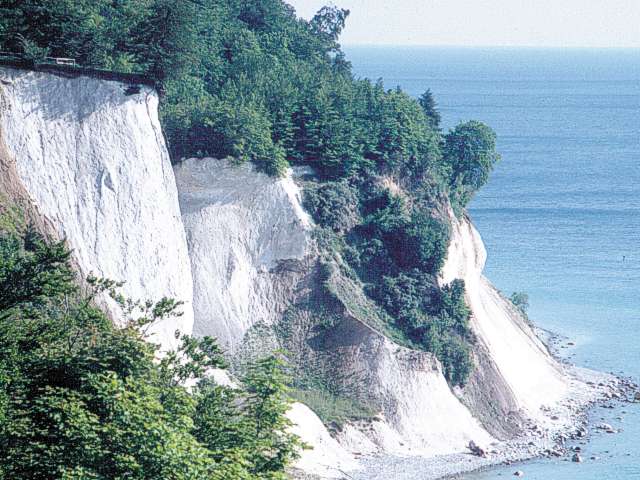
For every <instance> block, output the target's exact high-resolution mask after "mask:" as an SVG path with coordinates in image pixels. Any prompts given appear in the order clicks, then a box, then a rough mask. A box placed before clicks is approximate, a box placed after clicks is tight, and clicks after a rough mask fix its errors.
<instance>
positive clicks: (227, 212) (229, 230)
mask: <svg viewBox="0 0 640 480" xmlns="http://www.w3.org/2000/svg"><path fill="white" fill-rule="evenodd" d="M175 175H176V181H177V184H178V190H179V197H180V207H181V209H182V218H183V221H184V225H185V229H186V231H187V240H188V244H189V254H190V256H191V266H192V272H193V284H194V311H195V319H196V320H195V325H194V332H195V333H196V334H199V335H210V336H213V337H216V338H217V339H218V341H219V342H220V344H221V345H222V346H224V347H225V348H226V349H228V350H230V351H234V350H235V349H236V348H237V347H238V346H239V344H240V343H241V342H242V340H243V338H244V335H245V333H246V332H247V331H248V330H249V329H250V328H251V327H252V326H253V325H255V324H257V323H262V324H266V325H270V324H272V323H273V322H274V321H275V320H276V319H277V318H279V317H280V316H281V315H282V313H283V311H284V309H286V308H287V306H288V300H289V299H290V298H291V296H292V288H294V287H295V284H296V283H297V280H298V279H299V277H300V274H299V273H297V272H298V265H299V263H300V262H301V261H302V260H304V258H305V257H306V256H307V255H309V249H310V245H311V221H310V219H309V217H308V215H307V214H306V213H305V212H304V210H303V209H302V206H301V204H300V192H299V189H298V187H297V186H296V184H295V183H294V182H293V179H292V178H291V175H290V174H289V175H288V176H286V177H285V178H281V179H275V178H271V177H269V176H268V175H266V174H264V173H259V172H256V171H255V167H253V166H252V165H250V164H244V165H240V166H237V165H233V164H232V163H230V162H229V161H227V160H216V159H213V158H205V159H189V160H185V161H183V162H181V163H179V164H178V165H176V166H175Z"/></svg>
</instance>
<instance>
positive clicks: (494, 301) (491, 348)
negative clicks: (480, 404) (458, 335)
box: [441, 213, 569, 421]
mask: <svg viewBox="0 0 640 480" xmlns="http://www.w3.org/2000/svg"><path fill="white" fill-rule="evenodd" d="M450 217H451V224H452V231H451V243H450V246H449V250H448V253H447V261H446V262H445V265H444V267H443V268H442V271H441V279H442V282H443V283H449V282H451V281H452V280H454V279H456V278H461V279H463V280H464V281H465V287H466V293H467V302H468V304H469V307H470V308H471V311H472V319H471V326H472V328H473V331H474V332H475V334H476V336H477V338H478V342H479V343H480V348H481V349H483V351H484V352H486V353H487V354H488V360H489V363H492V364H493V365H494V366H495V369H497V371H498V372H499V374H500V377H501V380H502V381H503V382H504V384H505V385H506V386H507V387H508V391H507V392H503V394H502V397H503V398H502V402H503V404H505V403H506V404H511V405H512V406H513V407H517V408H518V409H522V410H523V412H524V413H525V415H526V416H527V417H530V418H532V419H534V420H537V421H546V417H545V415H543V412H542V410H541V407H543V406H549V405H554V404H556V403H558V402H560V401H561V400H563V399H565V398H566V397H567V394H568V392H569V380H568V377H567V375H566V374H565V372H564V371H563V369H562V367H561V366H560V365H559V364H558V362H557V361H556V360H555V359H554V358H553V357H552V356H551V355H550V354H549V352H548V350H547V348H546V347H545V346H544V345H543V343H542V342H541V341H540V339H539V338H538V337H537V336H536V335H535V333H534V332H533V330H532V329H531V327H530V326H529V325H528V324H527V323H526V322H525V321H524V319H523V318H522V316H521V315H520V314H519V313H518V312H517V310H516V309H515V308H514V307H513V305H512V304H511V303H510V302H509V301H508V300H506V299H505V298H504V297H502V295H500V293H499V292H498V291H497V290H496V289H495V288H494V287H493V286H492V285H491V283H490V282H489V281H488V280H487V279H486V278H485V277H484V276H483V275H482V269H483V268H484V264H485V261H486V256H487V254H486V250H485V248H484V244H483V243H482V239H481V238H480V235H479V234H478V232H477V231H476V229H475V228H474V226H473V225H472V224H471V222H470V221H469V219H468V218H463V219H462V220H458V219H456V218H455V217H454V216H453V213H451V215H450ZM488 368H491V367H490V365H486V366H485V368H483V369H482V371H481V372H480V374H483V373H486V372H487V369H488ZM492 396H493V399H494V400H500V398H499V397H498V398H496V397H495V395H492Z"/></svg>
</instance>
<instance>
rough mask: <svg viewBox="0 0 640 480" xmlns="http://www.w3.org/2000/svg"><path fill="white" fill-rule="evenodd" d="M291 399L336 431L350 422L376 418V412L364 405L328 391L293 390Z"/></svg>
mask: <svg viewBox="0 0 640 480" xmlns="http://www.w3.org/2000/svg"><path fill="white" fill-rule="evenodd" d="M291 397H292V398H293V399H294V400H296V401H298V402H301V403H304V404H305V405H306V406H307V407H309V408H310V409H311V410H313V412H314V413H315V414H316V415H318V417H319V418H320V420H322V423H324V424H325V425H327V426H329V427H331V428H334V429H336V430H341V429H342V428H343V427H344V425H345V424H346V423H348V422H353V421H370V420H372V419H373V418H375V416H376V413H375V410H373V409H372V408H370V407H368V406H366V405H364V404H363V403H361V402H358V401H355V400H353V399H351V398H347V397H343V396H338V395H334V394H332V393H330V392H328V391H326V390H319V389H315V390H302V389H293V390H291Z"/></svg>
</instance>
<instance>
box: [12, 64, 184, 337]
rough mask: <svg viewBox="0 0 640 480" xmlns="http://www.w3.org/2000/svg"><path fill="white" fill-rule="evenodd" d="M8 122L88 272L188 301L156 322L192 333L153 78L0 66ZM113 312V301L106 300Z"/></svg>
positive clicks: (50, 213)
mask: <svg viewBox="0 0 640 480" xmlns="http://www.w3.org/2000/svg"><path fill="white" fill-rule="evenodd" d="M0 80H2V84H0V89H1V91H0V94H1V95H2V104H3V111H2V112H1V119H0V122H1V124H0V125H1V131H2V134H3V135H4V140H5V141H6V144H7V146H8V148H9V151H10V153H11V155H13V157H14V159H15V162H16V167H17V171H18V174H19V177H20V180H21V181H22V183H23V184H24V186H25V187H26V190H27V191H28V192H29V194H30V196H31V197H32V200H33V201H34V202H35V204H36V206H37V208H38V209H39V211H40V213H41V214H43V215H44V216H46V217H47V218H48V219H49V220H51V222H52V223H53V225H55V227H56V228H57V230H58V234H59V235H60V237H64V238H66V239H67V241H68V243H69V245H70V247H71V248H72V249H73V255H74V257H75V260H76V262H77V264H78V266H79V267H80V270H81V273H82V274H83V275H88V274H89V273H93V274H94V275H95V276H98V277H104V278H110V279H113V280H117V281H124V282H126V283H125V286H124V289H123V293H124V294H125V295H126V296H128V297H130V298H133V299H143V300H146V299H149V300H159V299H161V298H162V297H164V296H168V297H173V298H175V299H177V300H181V301H184V302H185V305H184V307H183V308H182V310H183V312H184V315H183V316H182V317H179V318H173V319H168V320H165V321H163V322H160V323H159V324H157V325H154V326H153V327H152V328H151V330H150V331H151V334H152V335H151V337H150V340H151V341H153V342H155V343H160V344H161V345H162V346H163V347H164V348H170V347H172V346H173V345H174V344H175V338H174V331H175V330H176V329H180V330H181V331H182V332H185V333H190V332H191V328H192V324H193V309H192V305H191V302H192V281H191V273H190V266H189V258H188V251H187V244H186V237H185V233H184V228H183V226H182V222H181V218H180V211H179V206H178V199H177V192H176V186H175V179H174V176H173V170H172V168H171V163H170V160H169V156H168V152H167V149H166V146H165V142H164V137H163V135H162V131H161V128H160V123H159V120H158V112H157V109H158V96H157V94H156V93H155V91H153V90H152V89H151V88H147V87H142V88H141V90H140V93H138V94H134V95H126V94H125V90H126V89H127V87H128V85H124V84H122V83H119V82H113V81H105V80H100V79H96V78H91V77H86V76H80V77H74V78H67V77H63V76H57V75H52V74H47V73H41V72H28V71H23V70H16V69H9V68H0ZM105 302H106V303H107V307H108V308H109V309H110V310H111V312H112V314H113V317H114V318H115V319H116V320H117V319H118V318H119V314H118V309H117V306H116V305H115V303H113V302H109V301H106V300H105Z"/></svg>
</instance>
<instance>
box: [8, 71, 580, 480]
mask: <svg viewBox="0 0 640 480" xmlns="http://www.w3.org/2000/svg"><path fill="white" fill-rule="evenodd" d="M126 90H127V87H126V86H125V85H123V84H120V83H117V82H110V81H104V80H97V79H92V78H88V77H76V78H63V77H60V76H56V75H51V74H45V73H35V72H26V71H19V70H14V69H8V68H0V172H2V178H0V194H2V195H10V196H11V195H13V196H20V197H28V198H27V200H28V201H29V202H31V204H32V205H33V208H34V209H35V210H37V212H38V213H39V215H40V216H41V217H42V219H43V222H44V223H45V224H46V225H47V226H48V228H50V229H52V230H53V233H54V234H55V235H57V236H58V237H59V238H66V239H67V240H68V242H69V244H70V246H71V247H72V248H73V250H74V258H75V262H76V263H77V265H78V267H79V269H80V271H81V273H82V274H83V275H87V274H89V273H93V274H94V275H96V276H100V277H107V278H112V279H115V280H122V281H125V282H126V284H125V286H124V293H125V294H126V295H128V296H130V297H132V298H141V299H159V298H161V297H163V296H171V297H174V298H177V299H179V300H183V301H185V306H184V316H182V317H180V318H179V319H177V320H172V321H167V322H165V323H161V324H159V325H157V326H155V330H154V333H155V336H154V337H152V340H154V341H156V342H159V343H161V344H162V345H163V346H164V347H165V348H170V347H171V346H172V345H174V342H175V340H174V337H173V332H174V330H176V329H180V330H182V331H183V332H187V333H188V332H191V330H192V326H193V331H194V333H196V334H198V335H211V336H214V337H216V338H217V339H218V340H219V342H220V343H221V344H222V346H223V347H224V348H225V350H226V351H227V352H228V354H229V357H230V358H231V359H232V363H233V360H234V359H237V358H244V357H245V356H247V355H248V356H251V355H259V354H261V353H264V352H265V351H269V350H272V349H274V348H284V349H286V350H287V351H289V352H290V354H291V359H292V363H293V368H294V370H295V372H296V374H299V375H301V376H304V377H305V378H306V379H307V380H313V381H314V382H320V383H324V384H325V385H330V386H331V390H332V392H334V393H335V394H336V395H338V396H341V397H344V398H348V399H350V400H353V401H354V402H356V403H357V404H358V405H363V406H366V407H367V408H368V409H369V411H370V412H372V414H371V415H370V418H369V419H368V420H362V421H354V422H351V423H350V424H347V425H346V426H344V427H342V428H338V429H336V430H337V431H335V432H333V434H329V431H328V430H327V429H326V428H325V427H324V426H323V425H322V422H321V421H320V420H319V418H318V417H317V416H316V415H315V414H314V413H313V411H311V410H310V409H309V408H308V407H306V406H304V405H302V404H296V405H295V406H294V407H293V409H292V410H291V411H290V418H291V419H292V420H293V421H294V422H295V423H296V427H294V431H296V432H297V433H299V434H300V435H301V437H302V438H303V440H304V441H306V442H307V443H308V444H310V445H311V446H313V447H315V448H314V449H313V450H309V451H306V452H304V453H303V456H302V459H301V461H300V463H299V464H298V466H299V467H300V468H302V469H304V470H306V471H309V472H314V473H317V474H319V475H321V476H325V477H340V476H341V475H342V472H343V471H349V470H354V469H357V468H359V463H358V461H357V460H356V458H355V456H354V454H355V453H360V454H366V453H391V454H398V455H423V456H433V455H440V454H448V453H454V452H461V451H465V448H466V446H467V445H468V443H469V441H471V440H473V441H474V442H476V443H478V444H481V445H488V444H490V443H494V442H498V441H500V440H506V439H509V438H512V437H513V436H514V435H516V434H517V433H519V432H518V429H519V425H520V424H522V423H523V422H525V423H527V422H533V423H535V424H536V425H539V426H541V427H543V428H547V429H549V430H552V429H553V428H554V423H553V421H552V420H551V419H550V417H551V415H550V414H549V412H550V410H554V409H555V410H554V413H555V414H554V415H553V417H554V418H556V420H554V421H557V418H558V415H557V411H558V409H559V408H560V407H561V405H563V402H565V401H566V399H567V398H568V397H569V396H571V395H572V392H573V391H575V386H576V382H578V381H577V380H576V379H574V378H571V377H570V375H569V374H568V373H567V372H565V369H564V368H563V367H562V366H560V365H559V364H558V363H557V362H556V361H555V360H554V359H553V358H552V357H551V356H550V355H549V353H548V351H547V349H546V347H545V346H544V345H543V344H542V343H541V342H540V340H539V339H538V338H537V337H536V335H535V334H534V332H533V331H532V329H531V327H530V326H529V325H528V324H527V322H526V321H524V319H523V318H522V317H521V315H520V314H519V313H518V312H517V311H516V310H515V309H514V308H513V306H512V305H511V304H510V302H508V301H507V300H505V299H504V298H503V297H502V296H501V295H500V293H499V292H498V291H497V290H496V289H495V288H494V287H492V286H491V284H490V283H489V282H488V281H487V279H485V278H484V277H483V275H482V269H483V267H484V262H485V259H486V252H485V249H484V246H483V244H482V240H481V239H480V236H479V235H478V233H477V231H476V230H475V228H474V227H473V225H472V224H471V222H470V221H469V219H467V218H462V219H457V218H455V217H454V216H453V214H452V213H451V212H450V213H449V216H450V224H451V233H452V234H451V243H450V246H449V250H448V254H447V259H446V263H445V265H444V267H443V269H442V272H441V276H440V281H441V282H442V283H443V284H446V283H449V282H451V281H452V280H454V279H458V278H459V279H463V280H464V281H465V285H466V292H467V303H468V305H469V307H470V308H471V310H472V319H471V326H472V328H473V331H474V332H475V335H476V338H477V341H476V344H475V345H474V347H473V358H474V361H475V363H476V367H475V370H474V372H473V374H472V376H471V378H470V379H469V382H468V383H467V385H466V386H465V387H464V388H462V389H459V388H456V389H452V388H451V387H450V386H449V385H448V383H447V382H446V380H445V377H444V376H443V374H442V367H441V365H440V363H439V361H438V360H437V359H436V358H435V357H434V356H433V355H431V354H430V353H427V352H420V351H415V350H411V349H409V348H406V347H404V346H401V345H399V344H398V343H396V342H395V341H393V340H392V339H390V338H389V336H388V335H386V334H385V330H384V328H383V325H381V324H380V321H379V318H378V319H376V315H377V314H376V308H377V307H376V306H375V305H372V304H371V302H370V301H369V300H368V298H367V297H366V295H364V293H363V290H362V286H361V285H360V284H359V283H358V281H357V279H354V278H351V277H349V275H348V274H345V273H344V270H341V267H340V262H341V259H340V258H339V255H336V256H333V257H330V256H329V257H330V258H329V257H327V256H326V255H325V256H323V255H324V254H323V253H322V249H321V248H318V246H317V244H316V242H317V239H316V238H315V237H314V235H313V228H314V226H313V224H312V222H311V220H310V219H309V216H308V215H307V214H306V213H305V211H304V209H303V207H302V204H301V191H302V188H304V184H303V182H301V181H300V180H299V178H298V177H296V175H293V174H292V173H291V172H290V173H289V174H288V175H286V176H285V177H284V178H280V179H275V178H271V177H269V176H267V175H265V174H263V173H260V172H258V171H256V169H255V168H254V167H253V166H251V165H246V164H245V165H240V166H238V165H235V164H233V162H230V161H227V160H216V159H210V158H206V159H189V160H185V161H183V162H181V163H179V164H178V165H176V166H175V167H174V169H172V167H171V165H170V162H169V158H168V154H167V151H166V148H165V144H164V139H163V136H162V132H161V130H160V125H159V122H158V118H157V103H158V99H157V96H156V94H155V92H153V91H152V90H151V89H149V88H144V87H143V88H141V90H140V92H139V93H134V94H131V95H127V94H126V93H125V91H126ZM174 172H175V176H174ZM21 200H23V201H24V200H25V198H21ZM104 301H105V303H106V304H107V306H108V308H110V309H111V311H112V313H113V316H114V318H116V319H117V318H119V317H118V311H117V307H116V306H115V305H114V304H113V303H109V302H108V301H107V300H104ZM240 363H241V362H240ZM563 418H564V417H563Z"/></svg>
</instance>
